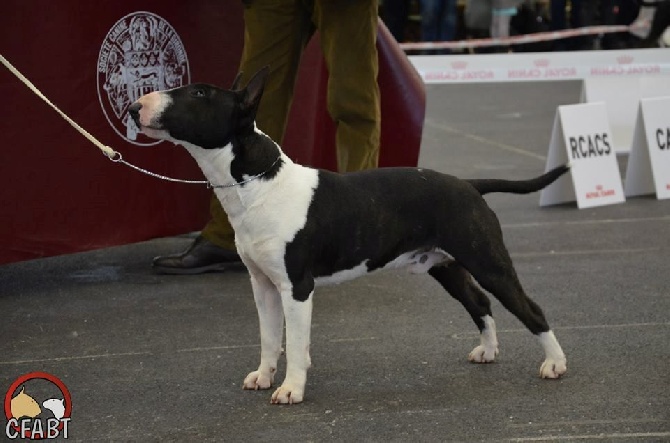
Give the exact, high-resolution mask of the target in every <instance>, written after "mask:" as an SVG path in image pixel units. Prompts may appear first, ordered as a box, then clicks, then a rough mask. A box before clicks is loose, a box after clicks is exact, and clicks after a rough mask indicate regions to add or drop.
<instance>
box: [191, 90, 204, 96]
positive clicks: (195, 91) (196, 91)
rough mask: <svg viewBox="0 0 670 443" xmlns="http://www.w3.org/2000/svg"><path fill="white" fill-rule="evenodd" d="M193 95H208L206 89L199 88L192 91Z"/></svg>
mask: <svg viewBox="0 0 670 443" xmlns="http://www.w3.org/2000/svg"><path fill="white" fill-rule="evenodd" d="M191 95H192V96H193V97H204V96H205V95H206V93H205V90H204V89H201V88H198V89H194V90H192V91H191Z"/></svg>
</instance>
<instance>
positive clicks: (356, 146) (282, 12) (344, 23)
mask: <svg viewBox="0 0 670 443" xmlns="http://www.w3.org/2000/svg"><path fill="white" fill-rule="evenodd" d="M246 4H247V5H246V6H245V8H244V23H245V31H244V49H243V51H242V60H241V62H240V71H241V72H243V78H242V83H241V84H243V85H244V84H246V82H247V81H248V80H249V79H250V78H251V76H252V75H253V74H254V73H256V72H257V71H258V70H260V69H261V68H262V67H264V66H266V65H269V66H270V75H269V77H268V81H267V83H266V85H265V91H264V93H263V98H262V100H261V103H260V106H259V108H258V114H257V116H256V124H257V125H258V128H259V129H260V130H262V131H263V132H265V133H266V134H267V135H269V136H270V137H271V138H272V139H273V140H275V141H278V142H280V141H281V140H282V139H283V137H284V132H285V130H286V121H287V117H288V113H289V109H290V107H291V100H292V97H293V88H294V85H295V80H296V76H297V72H298V65H299V63H300V58H301V55H302V52H303V50H304V48H305V46H306V45H307V43H308V41H309V39H310V37H311V36H312V34H313V33H314V31H315V30H317V29H318V31H319V34H320V38H321V50H322V52H323V54H324V57H325V60H326V66H327V68H328V73H329V75H328V92H327V106H328V113H329V114H330V116H331V117H332V119H333V121H334V122H335V124H336V127H337V129H336V146H337V162H338V169H339V170H340V172H350V171H360V170H363V169H370V168H376V167H377V163H378V160H379V134H380V98H379V86H378V85H377V72H378V66H379V63H378V59H377V47H376V40H377V7H378V5H377V0H338V1H332V0H251V1H250V2H249V1H247V2H246ZM210 213H211V216H212V219H211V220H210V222H209V223H208V224H207V226H205V228H204V229H203V231H202V235H203V237H205V238H206V239H207V240H209V241H210V242H212V243H214V244H216V245H218V246H221V247H223V248H226V249H233V250H234V249H235V234H234V232H233V228H232V227H231V226H230V223H229V222H228V216H227V215H226V213H225V211H224V210H223V208H222V207H221V204H220V203H219V200H218V199H217V198H216V196H214V195H213V196H212V199H211V202H210Z"/></svg>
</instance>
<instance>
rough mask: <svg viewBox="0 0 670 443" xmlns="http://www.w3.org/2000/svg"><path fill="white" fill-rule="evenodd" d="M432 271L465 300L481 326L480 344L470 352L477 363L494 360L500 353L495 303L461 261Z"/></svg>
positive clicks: (466, 305)
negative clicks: (492, 308)
mask: <svg viewBox="0 0 670 443" xmlns="http://www.w3.org/2000/svg"><path fill="white" fill-rule="evenodd" d="M428 273H429V274H430V275H431V276H432V277H433V278H434V279H435V280H437V281H438V283H440V285H442V287H443V288H444V289H446V290H447V292H448V293H449V294H451V296H452V297H454V298H455V299H456V300H458V301H459V302H461V304H462V305H463V306H464V307H465V309H466V310H467V311H468V314H470V316H471V317H472V320H474V322H475V324H476V325H477V327H478V328H479V333H480V342H481V343H480V345H479V346H477V347H476V348H474V349H473V350H472V352H470V354H469V355H468V360H469V361H471V362H473V363H491V362H493V361H494V360H495V358H496V355H498V339H497V336H496V325H495V322H494V321H493V317H492V315H491V302H490V301H489V299H488V297H487V296H486V295H485V294H484V293H483V292H482V291H481V290H480V289H479V287H478V286H477V285H476V284H475V282H474V281H473V280H472V277H471V276H470V273H469V272H468V271H467V270H466V269H465V268H464V267H463V266H462V265H461V264H460V263H458V262H455V261H451V262H449V263H446V264H443V265H438V266H434V267H432V268H431V269H430V270H429V271H428Z"/></svg>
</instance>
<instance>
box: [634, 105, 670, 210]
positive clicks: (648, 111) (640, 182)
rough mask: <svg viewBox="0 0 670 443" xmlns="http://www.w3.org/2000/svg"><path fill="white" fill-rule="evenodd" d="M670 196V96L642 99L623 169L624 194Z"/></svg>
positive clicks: (660, 197)
mask: <svg viewBox="0 0 670 443" xmlns="http://www.w3.org/2000/svg"><path fill="white" fill-rule="evenodd" d="M654 192H655V193H656V197H657V198H658V199H665V198H670V97H659V98H643V99H642V100H640V108H639V111H638V114H637V123H636V125H635V133H634V135H633V148H632V150H631V153H630V159H629V160H628V168H627V169H626V195H627V196H635V195H645V194H653V193H654Z"/></svg>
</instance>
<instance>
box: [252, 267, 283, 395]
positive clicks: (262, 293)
mask: <svg viewBox="0 0 670 443" xmlns="http://www.w3.org/2000/svg"><path fill="white" fill-rule="evenodd" d="M249 270H250V274H251V287H252V289H253V293H254V300H255V302H256V309H257V310H258V320H259V322H260V329H261V364H260V365H259V366H258V369H257V370H256V371H253V372H251V373H249V375H247V376H246V378H245V379H244V384H243V387H244V389H253V390H257V389H269V388H270V387H271V386H272V383H273V381H274V376H275V373H276V372H277V360H278V359H279V355H280V353H281V340H282V336H283V332H284V311H283V310H282V301H281V296H280V295H279V291H278V290H277V288H276V287H275V286H274V284H273V283H272V282H271V281H270V279H269V278H268V277H267V276H265V275H264V274H263V273H262V272H261V271H260V270H257V269H254V266H253V265H252V266H249Z"/></svg>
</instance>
